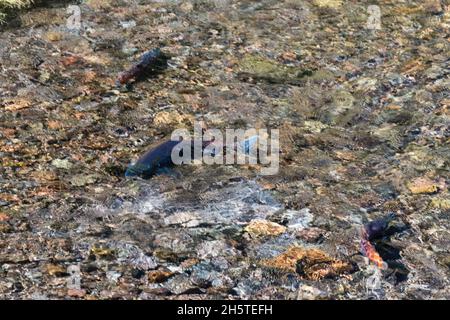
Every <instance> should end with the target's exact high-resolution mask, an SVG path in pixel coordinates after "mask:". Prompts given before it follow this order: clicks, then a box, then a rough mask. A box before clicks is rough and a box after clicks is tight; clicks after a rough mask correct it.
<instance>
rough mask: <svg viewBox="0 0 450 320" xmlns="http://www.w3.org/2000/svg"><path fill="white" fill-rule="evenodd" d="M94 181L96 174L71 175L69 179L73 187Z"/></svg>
mask: <svg viewBox="0 0 450 320" xmlns="http://www.w3.org/2000/svg"><path fill="white" fill-rule="evenodd" d="M96 181H97V176H96V175H84V174H79V175H76V176H73V177H72V179H70V183H71V184H72V185H73V186H75V187H82V186H85V185H88V184H92V183H95V182H96Z"/></svg>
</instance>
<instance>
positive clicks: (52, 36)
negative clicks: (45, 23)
mask: <svg viewBox="0 0 450 320" xmlns="http://www.w3.org/2000/svg"><path fill="white" fill-rule="evenodd" d="M62 37H63V35H62V33H61V32H55V31H49V32H47V33H46V34H45V38H46V39H47V40H48V41H52V42H53V41H59V40H61V39H62Z"/></svg>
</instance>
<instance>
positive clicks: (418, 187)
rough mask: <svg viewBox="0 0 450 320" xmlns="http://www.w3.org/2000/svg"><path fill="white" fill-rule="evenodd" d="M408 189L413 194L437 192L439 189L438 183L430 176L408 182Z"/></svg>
mask: <svg viewBox="0 0 450 320" xmlns="http://www.w3.org/2000/svg"><path fill="white" fill-rule="evenodd" d="M408 189H409V190H410V191H411V192H412V193H413V194H420V193H435V192H437V191H438V184H437V183H435V182H434V181H432V180H431V179H429V178H426V177H422V178H416V179H414V180H413V181H411V182H409V183H408Z"/></svg>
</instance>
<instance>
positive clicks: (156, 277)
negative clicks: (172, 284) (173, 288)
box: [147, 270, 173, 283]
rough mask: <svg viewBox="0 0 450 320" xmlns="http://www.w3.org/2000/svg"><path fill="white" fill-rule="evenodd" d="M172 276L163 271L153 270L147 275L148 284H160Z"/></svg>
mask: <svg viewBox="0 0 450 320" xmlns="http://www.w3.org/2000/svg"><path fill="white" fill-rule="evenodd" d="M172 275H173V272H171V271H165V270H153V271H150V272H149V273H148V275H147V278H148V281H149V282H150V283H161V282H164V281H166V280H167V279H169V278H170V277H171V276H172Z"/></svg>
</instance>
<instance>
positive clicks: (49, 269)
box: [44, 264, 67, 277]
mask: <svg viewBox="0 0 450 320" xmlns="http://www.w3.org/2000/svg"><path fill="white" fill-rule="evenodd" d="M44 270H45V272H46V273H47V274H49V275H51V276H57V277H64V276H65V275H66V274H67V270H66V268H64V267H63V266H59V265H56V264H47V265H46V266H45V267H44Z"/></svg>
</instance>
